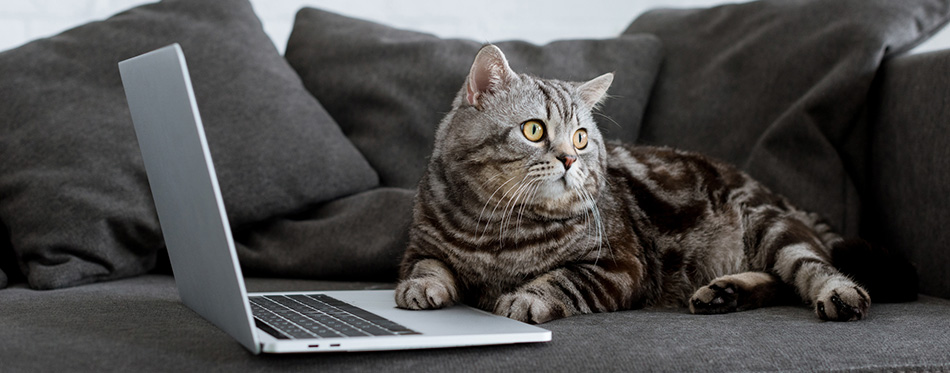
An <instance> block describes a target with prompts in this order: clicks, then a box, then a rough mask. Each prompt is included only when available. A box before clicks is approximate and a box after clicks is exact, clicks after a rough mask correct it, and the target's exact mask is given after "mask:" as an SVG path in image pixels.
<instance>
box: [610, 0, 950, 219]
mask: <svg viewBox="0 0 950 373" xmlns="http://www.w3.org/2000/svg"><path fill="white" fill-rule="evenodd" d="M948 13H950V4H948V1H947V0H907V1H889V0H871V1H868V0H841V1H823V0H763V1H757V2H750V3H743V4H733V5H724V6H719V7H714V8H709V9H689V10H656V11H651V12H648V13H646V14H644V15H642V16H640V17H639V18H637V19H636V20H635V21H634V22H633V23H632V24H631V25H630V26H629V27H628V28H627V30H626V31H625V32H624V33H628V34H639V33H652V34H655V35H657V37H659V38H660V40H661V41H662V42H663V44H664V49H665V51H666V59H665V61H664V63H663V66H662V68H661V72H660V75H659V77H658V79H657V83H656V87H655V89H654V91H653V95H652V96H651V98H650V103H649V105H648V107H647V111H646V114H645V117H644V122H643V126H642V128H641V131H640V136H639V141H640V142H642V143H647V144H660V145H670V146H674V147H677V148H683V149H688V150H695V151H701V152H704V153H707V154H710V155H712V156H714V157H717V158H721V159H723V160H726V161H728V162H730V163H733V164H736V165H739V166H740V167H741V168H742V169H744V170H745V171H747V172H748V173H749V174H751V175H752V176H753V177H754V178H756V179H758V180H760V181H762V182H763V183H765V184H766V185H768V186H769V187H770V188H772V189H773V190H775V191H777V192H779V193H781V194H783V195H785V196H787V197H789V198H790V199H791V200H792V201H793V202H794V203H796V204H797V205H798V206H799V207H802V208H805V209H807V210H811V211H816V212H819V213H821V214H823V215H824V216H825V217H826V218H827V219H829V221H830V222H831V224H832V225H833V226H835V227H836V228H837V229H838V230H839V231H842V232H843V233H845V234H846V235H848V236H854V235H857V233H858V227H859V216H860V208H861V204H860V201H859V198H858V197H859V196H858V191H857V189H856V186H855V180H854V179H855V177H856V176H855V175H854V172H855V171H854V170H853V169H852V167H862V166H863V164H864V163H866V162H867V160H866V156H865V155H864V154H859V155H858V156H857V157H850V156H848V155H845V154H842V152H843V151H844V150H843V147H844V146H845V144H847V143H848V140H849V139H848V138H849V136H851V135H852V134H853V133H855V132H860V129H858V128H855V126H856V123H858V122H857V121H856V120H855V118H856V117H857V115H858V113H859V111H860V109H861V107H862V105H863V104H864V102H865V99H866V97H867V96H868V93H869V91H870V89H871V84H872V81H873V79H874V77H875V73H876V71H877V69H878V67H879V65H880V63H881V61H883V60H884V59H886V58H888V57H890V56H893V55H897V54H899V53H901V52H903V51H906V50H908V49H909V48H911V47H912V46H914V45H916V44H917V43H919V42H920V41H922V40H924V39H926V38H927V37H928V36H930V35H931V34H933V33H934V32H936V31H937V30H938V29H939V28H940V27H942V26H943V25H944V23H946V21H947V19H948ZM842 15H847V16H842Z"/></svg>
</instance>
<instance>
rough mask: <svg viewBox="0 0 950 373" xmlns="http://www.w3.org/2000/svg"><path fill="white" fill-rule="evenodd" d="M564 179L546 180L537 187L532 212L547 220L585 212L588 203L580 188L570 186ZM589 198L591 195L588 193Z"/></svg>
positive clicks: (568, 217) (569, 216)
mask: <svg viewBox="0 0 950 373" xmlns="http://www.w3.org/2000/svg"><path fill="white" fill-rule="evenodd" d="M568 184H569V182H566V180H565V179H563V178H561V179H557V180H551V181H549V182H546V183H545V184H544V186H542V187H541V188H539V190H538V193H537V200H538V201H537V203H536V204H535V205H534V208H533V209H532V210H534V211H533V212H534V213H535V215H537V216H538V217H540V218H543V219H548V220H563V219H570V218H574V217H577V216H582V215H584V214H586V213H587V211H588V210H589V208H590V204H589V203H588V202H587V199H585V196H584V194H585V193H583V192H581V191H580V190H581V188H572V187H571V186H570V185H568ZM589 197H590V198H591V200H592V199H593V195H589Z"/></svg>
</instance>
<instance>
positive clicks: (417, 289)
mask: <svg viewBox="0 0 950 373" xmlns="http://www.w3.org/2000/svg"><path fill="white" fill-rule="evenodd" d="M457 297H458V292H457V291H456V290H455V287H454V286H451V285H447V284H445V283H443V282H441V281H439V280H437V279H435V278H431V277H421V278H410V279H407V280H403V281H402V282H400V283H399V285H398V286H396V306H398V307H399V308H405V309H409V310H431V309H437V308H443V307H448V306H451V305H453V304H455V302H456V300H457Z"/></svg>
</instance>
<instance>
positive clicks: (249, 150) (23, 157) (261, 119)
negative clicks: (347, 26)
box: [0, 0, 378, 289]
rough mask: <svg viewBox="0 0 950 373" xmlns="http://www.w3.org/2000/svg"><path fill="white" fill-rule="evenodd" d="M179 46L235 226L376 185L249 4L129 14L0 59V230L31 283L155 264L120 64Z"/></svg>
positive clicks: (152, 220) (66, 281)
mask: <svg viewBox="0 0 950 373" xmlns="http://www.w3.org/2000/svg"><path fill="white" fill-rule="evenodd" d="M173 42H178V43H180V44H181V46H182V48H183V50H184V52H185V56H186V59H187V60H188V65H189V68H190V72H191V77H192V82H193V84H194V89H195V95H196V98H197V102H198V106H199V108H200V110H201V114H202V118H203V121H204V124H205V130H206V133H207V138H208V142H209V146H210V149H211V154H212V157H213V158H214V163H215V168H216V169H217V172H218V179H219V181H220V184H221V190H222V193H223V196H224V201H225V204H226V207H227V211H228V215H229V218H230V221H231V224H232V228H235V230H237V231H239V230H240V227H241V226H242V225H245V224H248V223H253V222H258V221H261V220H265V219H269V218H273V217H275V216H280V215H282V214H287V213H292V212H297V211H300V210H301V209H303V208H304V207H307V206H309V205H313V204H317V203H320V202H324V201H328V200H331V199H334V198H337V197H340V196H344V195H348V194H351V193H355V192H359V191H362V190H366V189H369V188H371V187H373V186H375V185H376V184H377V181H378V179H377V176H376V174H375V171H374V170H373V169H372V168H371V167H370V166H369V164H368V163H367V162H366V160H365V159H364V158H363V157H362V155H360V154H359V152H358V150H357V149H356V148H355V147H353V145H352V144H351V143H350V142H349V141H348V140H347V139H346V137H344V136H343V134H342V132H341V131H340V129H339V127H337V126H336V124H335V122H334V121H333V120H332V118H331V117H330V116H328V115H327V113H326V112H325V111H324V110H323V109H322V108H321V106H320V105H319V103H318V102H317V101H316V100H314V99H313V97H312V96H311V95H310V94H309V93H308V92H307V91H306V89H305V88H304V86H303V85H302V84H301V81H300V79H299V77H298V76H297V75H296V74H295V73H294V71H293V70H292V69H291V68H290V66H289V65H288V64H287V63H286V61H285V60H284V59H283V58H282V57H281V56H280V54H279V53H278V52H277V50H276V48H275V47H274V45H273V43H271V41H270V39H269V38H268V37H267V35H266V34H265V33H264V31H263V29H262V26H261V23H260V21H259V20H258V19H257V17H256V15H255V14H254V11H253V9H252V7H251V5H250V3H248V2H247V1H245V0H228V1H210V0H202V1H185V0H182V1H164V2H161V3H157V4H150V5H145V6H142V7H138V8H134V9H131V10H129V11H126V12H123V13H120V14H118V15H115V16H113V17H111V18H109V19H107V20H105V21H101V22H93V23H90V24H87V25H84V26H80V27H77V28H75V29H72V30H69V31H66V32H64V33H62V34H60V35H57V36H53V37H50V38H46V39H41V40H38V41H34V42H31V43H29V44H27V45H24V46H22V47H20V48H16V49H13V50H10V51H7V52H4V53H2V54H0V101H2V102H3V103H4V104H3V105H0V159H3V162H0V221H2V222H3V224H4V225H6V227H7V228H8V229H9V232H10V240H11V243H12V246H13V249H14V250H15V251H16V254H17V257H18V259H19V261H20V269H21V270H22V271H23V272H24V273H25V274H26V275H27V277H28V279H29V283H30V285H31V286H32V287H35V288H38V289H49V288H60V287H64V286H72V285H77V284H82V283H88V282H93V281H98V280H105V279H114V278H119V277H124V276H132V275H136V274H140V273H144V272H145V271H147V270H148V269H149V268H151V267H152V266H153V263H154V261H155V254H154V253H155V252H156V250H158V249H159V248H161V247H162V245H163V243H162V239H161V234H160V229H159V225H158V221H157V218H156V215H155V212H154V206H153V203H152V200H151V195H150V192H149V189H148V183H147V180H146V175H145V172H144V168H143V165H142V160H141V155H140V153H139V149H138V144H137V142H136V140H135V136H134V130H133V127H132V124H131V118H130V116H129V113H128V106H127V103H126V100H125V95H124V92H123V90H122V86H121V82H120V78H119V74H118V69H117V65H116V64H117V63H118V62H119V61H121V60H123V59H126V58H130V57H133V56H136V55H138V54H141V53H144V52H148V51H150V50H153V49H157V48H159V47H163V46H166V45H168V44H171V43H173Z"/></svg>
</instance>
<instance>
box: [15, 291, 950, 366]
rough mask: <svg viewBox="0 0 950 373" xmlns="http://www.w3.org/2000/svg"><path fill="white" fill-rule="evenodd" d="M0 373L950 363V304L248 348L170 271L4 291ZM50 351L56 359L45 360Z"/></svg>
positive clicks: (674, 314)
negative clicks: (287, 349) (451, 343)
mask: <svg viewBox="0 0 950 373" xmlns="http://www.w3.org/2000/svg"><path fill="white" fill-rule="evenodd" d="M247 287H248V289H249V291H280V290H288V291H289V290H299V291H303V290H327V289H378V288H389V287H392V284H388V283H368V282H326V281H322V282H321V281H303V280H283V279H281V280H278V279H257V278H254V279H248V280H247ZM0 304H2V305H3V310H4V311H3V312H2V313H0V330H4V336H5V337H6V338H4V339H3V341H0V361H3V368H4V370H5V371H102V370H117V369H122V368H123V367H133V366H136V367H161V368H162V369H163V370H168V371H212V370H214V371H247V372H256V371H326V370H350V371H387V372H389V371H412V372H419V371H438V372H445V371H524V370H535V371H656V370H663V371H748V370H753V371H762V370H806V371H813V370H845V369H859V370H870V369H874V370H893V371H898V370H899V371H927V370H929V371H934V370H941V369H943V370H947V369H950V355H948V354H947V353H946V351H948V350H950V334H948V333H946V330H947V325H950V301H948V300H945V299H941V298H933V297H927V296H922V297H921V298H920V300H918V301H916V302H911V303H900V304H875V305H873V306H872V307H871V314H870V317H869V318H868V319H866V320H863V321H859V322H849V323H834V322H821V321H819V320H818V318H816V317H815V316H814V315H813V314H812V313H811V311H810V310H809V309H808V308H806V307H795V306H788V307H774V308H764V309H759V310H753V311H747V312H739V313H733V314H726V315H719V316H699V315H691V314H689V313H688V312H687V311H686V310H685V309H647V310H634V311H625V312H614V313H605V314H592V315H583V316H575V317H569V318H566V319H561V320H557V321H553V322H550V323H547V324H543V327H545V328H547V329H550V330H551V331H552V332H553V336H554V339H553V340H552V341H551V342H547V343H541V344H525V345H510V346H486V347H472V348H453V349H440V350H428V351H390V352H371V353H340V354H299V355H288V356H255V355H252V354H251V353H250V352H248V351H247V350H245V349H244V348H243V347H241V345H239V344H238V343H237V342H236V341H235V340H233V339H231V337H229V336H228V335H227V334H225V333H224V332H222V331H221V330H219V329H217V328H216V327H214V326H213V325H211V324H210V323H209V322H207V321H205V320H204V319H202V318H201V317H200V316H198V315H197V314H196V313H194V312H192V311H191V310H189V309H188V308H186V307H185V306H184V305H183V304H182V303H181V302H180V301H179V298H178V295H177V290H176V288H175V283H174V280H173V278H172V277H170V276H161V275H149V276H142V277H137V278H131V279H125V280H120V281H114V282H108V283H97V284H91V285H85V286H80V287H75V288H70V289H61V290H52V291H36V290H30V289H27V288H25V287H24V286H22V285H15V286H12V287H11V288H8V289H5V290H0ZM51 354H55V356H56V358H55V359H51V358H50V355H51Z"/></svg>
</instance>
